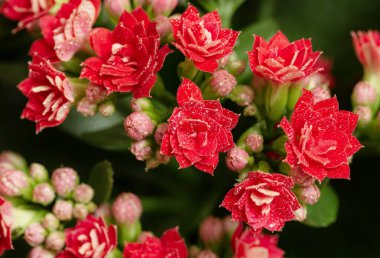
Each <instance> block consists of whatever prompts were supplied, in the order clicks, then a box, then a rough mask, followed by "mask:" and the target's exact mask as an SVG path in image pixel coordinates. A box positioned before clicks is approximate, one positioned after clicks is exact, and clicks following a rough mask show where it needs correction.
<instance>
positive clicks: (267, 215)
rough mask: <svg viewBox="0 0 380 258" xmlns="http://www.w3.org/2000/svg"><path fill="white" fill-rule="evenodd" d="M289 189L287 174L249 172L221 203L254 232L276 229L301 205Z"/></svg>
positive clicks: (279, 228)
mask: <svg viewBox="0 0 380 258" xmlns="http://www.w3.org/2000/svg"><path fill="white" fill-rule="evenodd" d="M291 188H293V182H292V179H291V178H290V177H287V176H284V175H281V174H269V173H264V172H260V171H257V172H256V171H255V172H250V173H248V177H247V178H246V179H244V180H243V181H242V182H241V183H237V184H235V186H234V188H232V189H231V190H230V191H229V192H228V193H227V195H226V197H224V200H223V202H222V204H221V206H223V207H225V208H226V209H227V210H229V211H231V213H232V219H233V220H235V221H243V222H245V223H247V224H248V225H249V226H251V227H252V229H253V230H255V231H258V230H261V229H262V228H266V229H268V230H270V231H275V230H276V231H279V230H281V229H282V228H283V227H284V225H285V222H286V221H290V220H292V219H294V218H295V215H294V212H295V211H296V210H297V209H299V208H300V205H299V203H298V201H297V197H296V196H295V195H294V193H293V192H292V191H291V190H290V189H291Z"/></svg>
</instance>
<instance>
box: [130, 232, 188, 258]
mask: <svg viewBox="0 0 380 258" xmlns="http://www.w3.org/2000/svg"><path fill="white" fill-rule="evenodd" d="M187 255H188V252H187V247H186V244H185V241H184V240H183V239H182V238H181V236H180V234H179V232H178V228H172V229H169V230H166V231H165V232H164V233H163V234H162V237H161V239H160V238H157V237H155V236H147V237H146V238H145V239H144V242H143V243H127V244H126V245H125V248H124V253H123V257H124V258H139V257H173V258H187Z"/></svg>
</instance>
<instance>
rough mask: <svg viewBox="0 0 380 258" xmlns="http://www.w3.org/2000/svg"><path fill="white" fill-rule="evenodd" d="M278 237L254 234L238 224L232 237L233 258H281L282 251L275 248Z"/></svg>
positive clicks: (260, 233) (282, 255)
mask: <svg viewBox="0 0 380 258" xmlns="http://www.w3.org/2000/svg"><path fill="white" fill-rule="evenodd" d="M277 243H278V236H277V235H269V234H264V233H262V232H259V233H256V232H252V230H250V229H248V228H246V229H245V230H244V226H243V224H240V225H239V227H238V228H237V229H236V231H235V233H234V235H233V236H232V240H231V244H232V250H233V252H234V256H233V258H250V257H257V258H259V257H266V258H283V257H284V251H283V250H281V249H280V248H278V247H277Z"/></svg>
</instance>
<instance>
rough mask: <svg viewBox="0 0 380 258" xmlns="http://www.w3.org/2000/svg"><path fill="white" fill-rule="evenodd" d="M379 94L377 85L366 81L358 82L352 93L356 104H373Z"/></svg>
mask: <svg viewBox="0 0 380 258" xmlns="http://www.w3.org/2000/svg"><path fill="white" fill-rule="evenodd" d="M377 98H378V94H377V92H376V89H375V87H373V86H372V85H371V84H369V83H368V82H365V81H361V82H358V83H357V84H356V85H355V88H354V91H353V93H352V102H353V103H354V104H355V105H363V106H371V105H373V104H374V103H376V100H377Z"/></svg>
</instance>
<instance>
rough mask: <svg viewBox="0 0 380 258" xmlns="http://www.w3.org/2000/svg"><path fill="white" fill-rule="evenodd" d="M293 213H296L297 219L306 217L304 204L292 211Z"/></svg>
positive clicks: (301, 219) (300, 219)
mask: <svg viewBox="0 0 380 258" xmlns="http://www.w3.org/2000/svg"><path fill="white" fill-rule="evenodd" d="M294 215H296V218H295V219H296V220H297V221H304V220H305V219H306V217H307V208H306V206H301V208H299V209H298V210H296V211H295V212H294Z"/></svg>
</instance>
